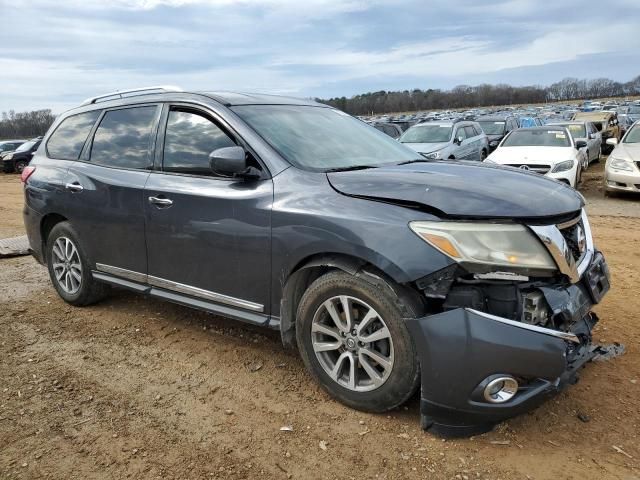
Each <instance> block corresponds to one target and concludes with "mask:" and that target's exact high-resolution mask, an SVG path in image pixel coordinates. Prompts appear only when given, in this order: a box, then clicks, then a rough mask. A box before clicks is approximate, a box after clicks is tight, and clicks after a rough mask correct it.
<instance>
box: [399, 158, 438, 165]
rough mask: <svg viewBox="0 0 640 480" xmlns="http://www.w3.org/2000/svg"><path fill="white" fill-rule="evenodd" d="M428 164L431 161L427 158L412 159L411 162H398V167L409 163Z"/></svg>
mask: <svg viewBox="0 0 640 480" xmlns="http://www.w3.org/2000/svg"><path fill="white" fill-rule="evenodd" d="M423 162H424V163H429V162H431V160H429V159H428V158H414V159H413V160H407V161H405V162H400V163H399V164H398V165H409V164H410V163H423Z"/></svg>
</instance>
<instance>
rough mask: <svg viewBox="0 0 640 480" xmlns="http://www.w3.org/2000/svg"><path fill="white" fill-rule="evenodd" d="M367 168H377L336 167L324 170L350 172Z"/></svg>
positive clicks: (357, 166)
mask: <svg viewBox="0 0 640 480" xmlns="http://www.w3.org/2000/svg"><path fill="white" fill-rule="evenodd" d="M369 168H378V167H376V166H373V165H352V166H350V167H337V168H330V169H329V170H326V171H327V172H352V171H354V170H367V169H369Z"/></svg>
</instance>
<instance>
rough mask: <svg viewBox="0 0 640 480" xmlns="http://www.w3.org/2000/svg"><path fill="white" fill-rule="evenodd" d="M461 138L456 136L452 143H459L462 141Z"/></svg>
mask: <svg viewBox="0 0 640 480" xmlns="http://www.w3.org/2000/svg"><path fill="white" fill-rule="evenodd" d="M462 140H463V138H462V137H456V138H455V139H454V140H453V143H455V144H456V145H460V144H461V143H462Z"/></svg>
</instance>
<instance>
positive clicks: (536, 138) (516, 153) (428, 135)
mask: <svg viewBox="0 0 640 480" xmlns="http://www.w3.org/2000/svg"><path fill="white" fill-rule="evenodd" d="M483 113H486V112H483ZM370 123H371V124H372V125H373V126H374V127H375V128H377V129H378V130H381V131H383V132H385V133H387V134H389V135H390V136H392V137H394V138H397V140H398V141H399V142H400V143H404V144H406V145H407V146H409V147H410V148H412V149H413V150H415V151H417V152H418V153H420V154H421V155H422V156H424V157H426V158H428V159H432V160H439V159H444V160H478V161H485V162H487V163H493V164H499V165H504V166H508V167H514V168H519V169H522V170H530V171H532V172H534V173H538V174H542V175H546V176H549V177H551V178H554V179H556V180H559V181H562V182H564V183H566V184H568V185H570V186H572V187H574V188H578V185H579V183H580V180H581V178H582V173H583V171H584V170H586V169H587V168H588V167H589V165H590V164H591V163H592V162H596V161H598V160H599V159H600V155H601V154H604V155H607V154H609V153H611V151H612V150H613V149H614V147H615V146H616V145H618V144H619V143H620V142H621V140H622V139H623V138H624V137H625V136H626V134H627V133H628V132H630V131H631V129H630V128H629V127H626V126H623V125H622V124H621V122H620V120H619V118H618V113H617V112H616V111H615V110H613V109H607V110H605V109H603V110H593V109H590V108H587V109H585V111H575V112H572V113H571V116H570V117H569V118H568V119H564V118H563V117H560V118H559V119H558V118H552V119H547V121H546V123H543V122H542V119H541V118H539V117H527V116H521V115H517V112H516V113H514V112H510V111H504V112H498V113H492V114H485V115H479V116H477V117H475V118H473V119H470V116H469V115H465V116H458V117H456V118H452V119H446V120H431V119H429V120H426V121H421V122H418V123H415V122H410V121H407V120H406V119H403V120H402V121H397V122H395V121H394V122H387V123H383V122H379V121H377V122H375V121H374V122H370ZM412 123H413V124H412ZM634 125H635V124H632V126H634ZM390 126H393V127H394V132H390V131H389V132H388V131H387V129H388V128H389V127H390ZM402 127H407V128H406V130H404V131H403V130H402ZM397 131H400V132H402V133H399V134H398V135H396V132H397ZM636 131H637V130H636ZM392 133H393V134H392ZM626 138H627V139H630V140H627V141H623V142H622V143H623V144H625V145H626V144H628V143H635V141H634V138H635V133H634V134H633V135H630V136H628V137H626ZM620 148H622V147H620ZM629 148H631V150H633V148H632V147H628V146H626V147H625V149H626V150H625V151H628V150H629ZM627 156H629V158H631V159H632V160H633V159H635V153H633V154H628V155H627ZM613 158H614V159H616V160H615V161H613V160H612V161H609V162H607V164H606V169H605V170H606V172H605V179H604V182H605V191H607V192H612V191H615V190H619V189H625V190H627V191H640V187H638V186H637V185H640V179H638V178H635V177H636V176H640V170H638V169H637V168H635V167H634V165H627V168H631V170H625V171H624V177H625V180H629V179H630V178H631V180H630V181H629V182H626V183H625V186H624V187H622V186H621V185H622V183H624V182H617V183H616V181H614V180H612V178H613V177H616V178H619V175H620V172H619V171H617V170H619V168H618V167H619V166H620V165H626V164H624V163H621V162H619V161H618V159H617V157H616V156H613ZM638 160H640V159H638ZM633 161H635V160H633ZM632 177H633V178H632ZM618 183H620V184H621V185H618Z"/></svg>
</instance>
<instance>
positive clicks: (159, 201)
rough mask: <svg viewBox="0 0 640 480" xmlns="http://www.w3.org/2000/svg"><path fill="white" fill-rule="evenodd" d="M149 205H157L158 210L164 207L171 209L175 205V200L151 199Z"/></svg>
mask: <svg viewBox="0 0 640 480" xmlns="http://www.w3.org/2000/svg"><path fill="white" fill-rule="evenodd" d="M149 203H152V204H153V205H156V206H157V207H158V208H162V207H170V206H171V205H173V200H169V199H168V198H161V197H149Z"/></svg>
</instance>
